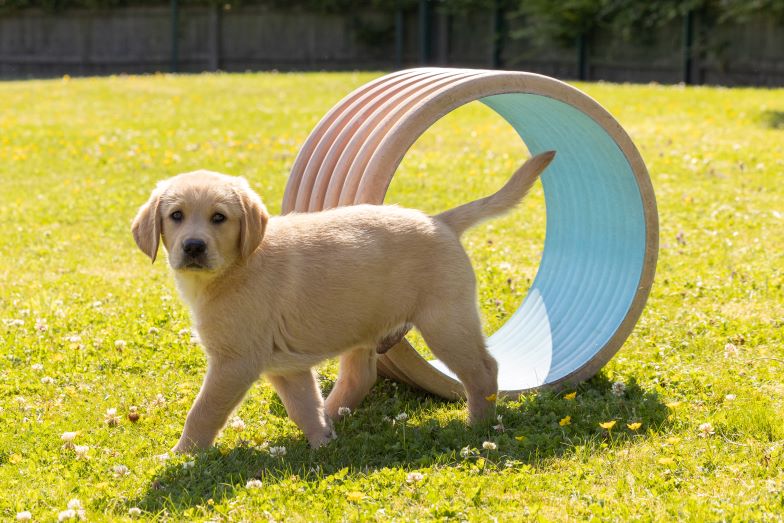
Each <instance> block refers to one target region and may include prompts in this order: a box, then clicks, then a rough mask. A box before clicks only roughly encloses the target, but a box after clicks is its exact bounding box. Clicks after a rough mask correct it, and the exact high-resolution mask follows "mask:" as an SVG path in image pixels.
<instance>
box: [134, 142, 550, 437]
mask: <svg viewBox="0 0 784 523" xmlns="http://www.w3.org/2000/svg"><path fill="white" fill-rule="evenodd" d="M553 156H554V153H552V152H549V153H543V154H540V155H538V156H536V157H534V158H532V159H531V160H529V161H528V162H526V163H525V165H523V166H522V167H521V168H520V169H519V170H518V171H517V172H516V173H515V174H514V176H513V177H512V178H511V179H510V180H509V182H507V184H506V185H505V186H504V187H503V188H502V189H501V190H500V191H498V192H497V193H495V194H494V195H492V196H489V197H487V198H483V199H481V200H477V201H474V202H471V203H468V204H465V205H462V206H460V207H457V208H455V209H452V210H450V211H447V212H444V213H442V214H439V215H437V216H433V217H431V216H427V215H425V214H423V213H421V212H419V211H416V210H411V209H404V208H400V207H394V206H377V205H357V206H351V207H341V208H337V209H332V210H328V211H323V212H318V213H309V214H289V215H285V216H278V217H273V218H270V217H269V215H268V213H267V211H266V209H265V207H264V205H263V204H262V202H261V199H260V198H259V197H258V195H256V194H255V193H254V192H253V191H252V190H251V189H250V187H249V186H248V184H247V182H246V181H245V180H244V179H242V178H235V177H230V176H226V175H222V174H217V173H212V172H208V171H196V172H192V173H186V174H181V175H179V176H175V177H174V178H171V179H169V180H166V181H163V182H161V183H160V184H158V186H157V187H156V189H155V190H154V191H153V193H152V195H151V197H150V199H149V201H148V202H147V203H146V204H145V205H143V206H142V207H141V208H140V209H139V213H138V215H137V216H136V218H135V219H134V222H133V225H132V231H133V235H134V238H135V240H136V243H137V244H138V246H139V248H140V249H141V250H142V251H144V252H145V253H146V254H147V255H148V256H149V257H150V258H151V259H152V260H153V261H155V257H156V253H157V250H158V244H159V239H162V240H163V245H164V247H165V249H166V252H167V254H168V261H169V264H170V265H171V267H172V269H173V270H174V277H175V280H176V284H177V288H178V290H179V292H180V294H181V296H182V298H183V300H184V301H185V302H186V303H187V304H188V306H189V307H190V309H191V313H192V316H193V321H194V323H195V327H196V330H197V331H198V333H199V336H200V338H201V341H202V343H203V345H204V348H205V351H206V354H207V359H208V366H207V373H206V375H205V377H204V383H203V384H202V388H201V390H200V392H199V394H198V396H197V397H196V400H195V402H194V404H193V407H192V408H191V410H190V412H189V413H188V417H187V420H186V422H185V428H184V430H183V433H182V436H181V437H180V440H179V442H178V443H177V445H176V447H175V448H174V450H175V451H178V452H187V451H190V450H192V449H194V448H205V447H208V446H209V445H211V444H212V442H213V440H214V438H215V436H216V434H217V433H218V431H219V430H220V429H221V427H222V426H223V425H224V423H225V422H226V419H227V417H228V416H229V414H230V413H231V411H232V410H233V409H234V408H235V407H236V406H237V405H238V404H239V402H240V401H241V400H242V398H243V396H244V395H245V393H246V392H247V390H248V389H249V388H250V386H251V385H252V384H253V382H254V381H256V380H257V379H258V378H259V376H261V375H262V374H263V375H265V376H266V378H267V379H268V380H269V381H270V383H271V384H272V385H273V386H274V387H275V389H276V391H277V392H278V394H279V395H280V397H281V400H282V401H283V403H284V405H285V407H286V410H287V412H288V413H289V416H290V417H291V418H292V420H294V422H295V423H297V425H298V426H299V427H300V428H301V429H302V431H303V432H304V433H305V436H306V437H307V438H308V441H309V442H310V444H311V445H312V446H314V447H316V446H320V445H323V444H325V443H326V442H328V441H329V440H330V439H331V438H333V437H334V433H333V430H332V424H331V421H330V420H331V419H334V418H337V417H338V409H339V408H340V407H349V408H351V409H353V408H355V407H356V406H357V405H358V404H359V403H360V402H361V400H362V399H363V398H364V397H365V395H366V394H367V393H368V391H369V390H370V388H371V386H372V385H373V383H374V382H375V380H376V354H377V352H376V351H377V349H378V350H385V349H387V348H389V345H390V343H391V342H394V340H396V339H398V338H400V337H402V336H403V334H404V333H405V331H406V330H407V329H408V328H409V327H410V326H411V325H414V326H416V327H417V328H418V329H419V331H420V332H421V333H422V336H423V337H424V339H425V341H426V342H427V344H428V346H429V347H430V349H431V350H432V352H433V354H435V355H436V356H437V357H438V358H439V359H441V360H442V361H443V362H444V363H445V364H446V365H447V366H448V367H449V368H450V369H452V371H453V372H454V373H455V374H456V375H457V376H458V377H459V378H460V381H461V382H462V383H463V385H464V387H465V389H466V396H467V398H468V409H469V417H470V421H471V422H472V423H473V422H478V421H481V420H483V419H486V418H487V417H488V416H490V415H491V414H492V411H493V401H492V400H493V395H494V393H495V392H496V389H497V384H496V376H497V367H496V362H495V360H494V359H493V358H492V357H491V356H490V354H488V352H487V350H486V348H485V341H484V336H483V334H482V330H481V326H480V321H479V313H478V310H477V305H476V289H475V287H476V284H475V278H474V273H473V269H472V268H471V263H470V261H469V259H468V256H467V255H466V253H465V251H464V249H463V247H462V245H461V244H460V241H459V237H460V234H461V233H462V232H463V231H464V230H466V229H467V228H469V227H471V226H472V225H474V224H476V223H477V222H479V221H480V220H482V219H485V218H489V217H491V216H495V215H498V214H501V213H503V212H505V211H507V210H508V209H510V208H511V207H513V206H514V205H515V204H516V203H518V202H519V201H520V200H521V199H522V197H523V196H524V195H525V193H526V192H527V191H528V189H529V188H530V187H531V185H532V184H533V183H534V181H535V180H536V178H537V177H538V175H539V173H541V172H542V170H544V169H545V167H547V165H548V164H549V163H550V161H551V160H552V158H553ZM197 244H198V245H199V246H200V247H203V249H194V248H193V245H197ZM188 245H191V247H187V246H188ZM197 251H198V252H197ZM338 355H340V371H339V376H338V379H337V382H336V384H335V387H334V388H333V390H332V392H331V393H330V395H329V397H328V398H327V400H326V402H325V401H324V400H323V399H322V395H321V391H320V390H319V387H318V384H317V382H316V378H315V376H314V374H313V371H312V367H313V366H314V365H315V364H317V363H318V362H320V361H322V360H324V359H325V358H329V357H333V356H338Z"/></svg>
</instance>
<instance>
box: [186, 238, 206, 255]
mask: <svg viewBox="0 0 784 523" xmlns="http://www.w3.org/2000/svg"><path fill="white" fill-rule="evenodd" d="M182 250H183V251H185V254H187V255H188V256H191V257H193V258H195V257H196V256H199V255H200V254H204V251H206V250H207V244H206V243H204V240H198V239H196V238H188V239H187V240H185V241H184V242H182Z"/></svg>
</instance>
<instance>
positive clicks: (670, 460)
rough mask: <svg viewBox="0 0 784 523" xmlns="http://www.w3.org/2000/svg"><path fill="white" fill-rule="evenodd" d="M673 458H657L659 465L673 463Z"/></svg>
mask: <svg viewBox="0 0 784 523" xmlns="http://www.w3.org/2000/svg"><path fill="white" fill-rule="evenodd" d="M674 464H675V460H674V459H672V458H659V465H674Z"/></svg>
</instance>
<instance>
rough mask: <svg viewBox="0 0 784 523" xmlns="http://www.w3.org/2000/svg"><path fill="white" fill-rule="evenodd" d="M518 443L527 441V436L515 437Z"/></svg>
mask: <svg viewBox="0 0 784 523" xmlns="http://www.w3.org/2000/svg"><path fill="white" fill-rule="evenodd" d="M515 439H516V440H517V441H525V436H515Z"/></svg>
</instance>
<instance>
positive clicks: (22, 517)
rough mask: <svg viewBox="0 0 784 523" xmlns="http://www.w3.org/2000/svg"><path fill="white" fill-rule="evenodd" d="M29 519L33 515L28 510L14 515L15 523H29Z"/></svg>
mask: <svg viewBox="0 0 784 523" xmlns="http://www.w3.org/2000/svg"><path fill="white" fill-rule="evenodd" d="M31 519H33V513H32V512H30V511H29V510H25V511H22V512H17V513H16V520H17V521H30V520H31Z"/></svg>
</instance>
